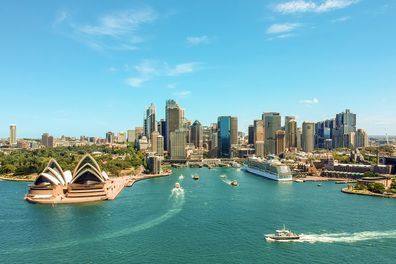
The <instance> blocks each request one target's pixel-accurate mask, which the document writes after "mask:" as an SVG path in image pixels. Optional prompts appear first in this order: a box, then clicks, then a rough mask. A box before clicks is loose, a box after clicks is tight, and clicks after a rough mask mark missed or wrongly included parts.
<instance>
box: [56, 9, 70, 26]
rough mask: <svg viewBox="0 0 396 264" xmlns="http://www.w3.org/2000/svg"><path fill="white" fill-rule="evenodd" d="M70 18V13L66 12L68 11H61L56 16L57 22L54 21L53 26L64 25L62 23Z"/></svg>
mask: <svg viewBox="0 0 396 264" xmlns="http://www.w3.org/2000/svg"><path fill="white" fill-rule="evenodd" d="M68 17H69V13H68V12H66V11H59V12H58V13H57V14H56V17H55V21H54V23H53V26H56V25H58V24H60V23H62V22H63V21H65V20H66V19H67V18H68Z"/></svg>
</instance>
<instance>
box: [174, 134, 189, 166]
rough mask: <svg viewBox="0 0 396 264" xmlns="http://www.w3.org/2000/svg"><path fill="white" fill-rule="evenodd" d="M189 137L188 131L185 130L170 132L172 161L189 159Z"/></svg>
mask: <svg viewBox="0 0 396 264" xmlns="http://www.w3.org/2000/svg"><path fill="white" fill-rule="evenodd" d="M187 135H188V131H187V130H184V129H176V130H175V131H172V132H170V138H169V142H170V148H169V149H170V157H171V159H172V160H184V159H186V157H187V152H186V146H187Z"/></svg>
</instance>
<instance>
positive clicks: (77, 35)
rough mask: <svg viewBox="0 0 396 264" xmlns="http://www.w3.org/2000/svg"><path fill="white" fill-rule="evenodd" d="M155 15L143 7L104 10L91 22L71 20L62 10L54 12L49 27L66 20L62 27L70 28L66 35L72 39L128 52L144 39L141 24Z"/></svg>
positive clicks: (96, 47)
mask: <svg viewBox="0 0 396 264" xmlns="http://www.w3.org/2000/svg"><path fill="white" fill-rule="evenodd" d="M157 18H158V15H157V13H156V12H155V11H154V10H153V9H151V8H149V7H146V8H142V9H134V10H124V11H120V12H113V13H108V14H105V15H103V16H101V17H99V18H98V19H97V22H95V23H85V24H82V23H75V22H73V21H72V16H71V15H70V14H69V13H67V12H65V11H62V12H59V13H58V14H57V16H56V19H55V21H54V23H53V26H54V27H55V26H56V25H57V24H59V23H61V22H64V21H65V20H66V19H67V20H68V23H67V24H66V25H67V26H68V27H64V28H63V30H71V32H69V33H68V34H66V35H68V36H70V37H71V38H72V39H74V40H77V41H79V42H81V43H83V44H84V45H86V46H88V47H90V48H92V49H94V50H99V51H103V50H115V51H131V50H137V49H139V44H141V43H142V42H144V41H146V37H144V36H143V35H142V33H141V29H142V27H143V26H144V25H147V24H149V23H152V22H154V21H155V20H157ZM59 29H60V28H58V30H59Z"/></svg>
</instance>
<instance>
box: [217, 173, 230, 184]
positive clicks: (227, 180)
mask: <svg viewBox="0 0 396 264" xmlns="http://www.w3.org/2000/svg"><path fill="white" fill-rule="evenodd" d="M220 179H221V180H222V181H223V182H224V183H226V184H227V185H230V184H231V180H230V179H228V177H227V175H225V174H222V175H220Z"/></svg>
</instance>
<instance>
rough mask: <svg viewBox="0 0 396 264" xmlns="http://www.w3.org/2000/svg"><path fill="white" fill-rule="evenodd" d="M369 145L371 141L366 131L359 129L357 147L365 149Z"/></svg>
mask: <svg viewBox="0 0 396 264" xmlns="http://www.w3.org/2000/svg"><path fill="white" fill-rule="evenodd" d="M368 144H369V139H368V134H367V132H366V130H364V129H358V130H357V132H356V140H355V146H356V147H357V148H365V147H368Z"/></svg>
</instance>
